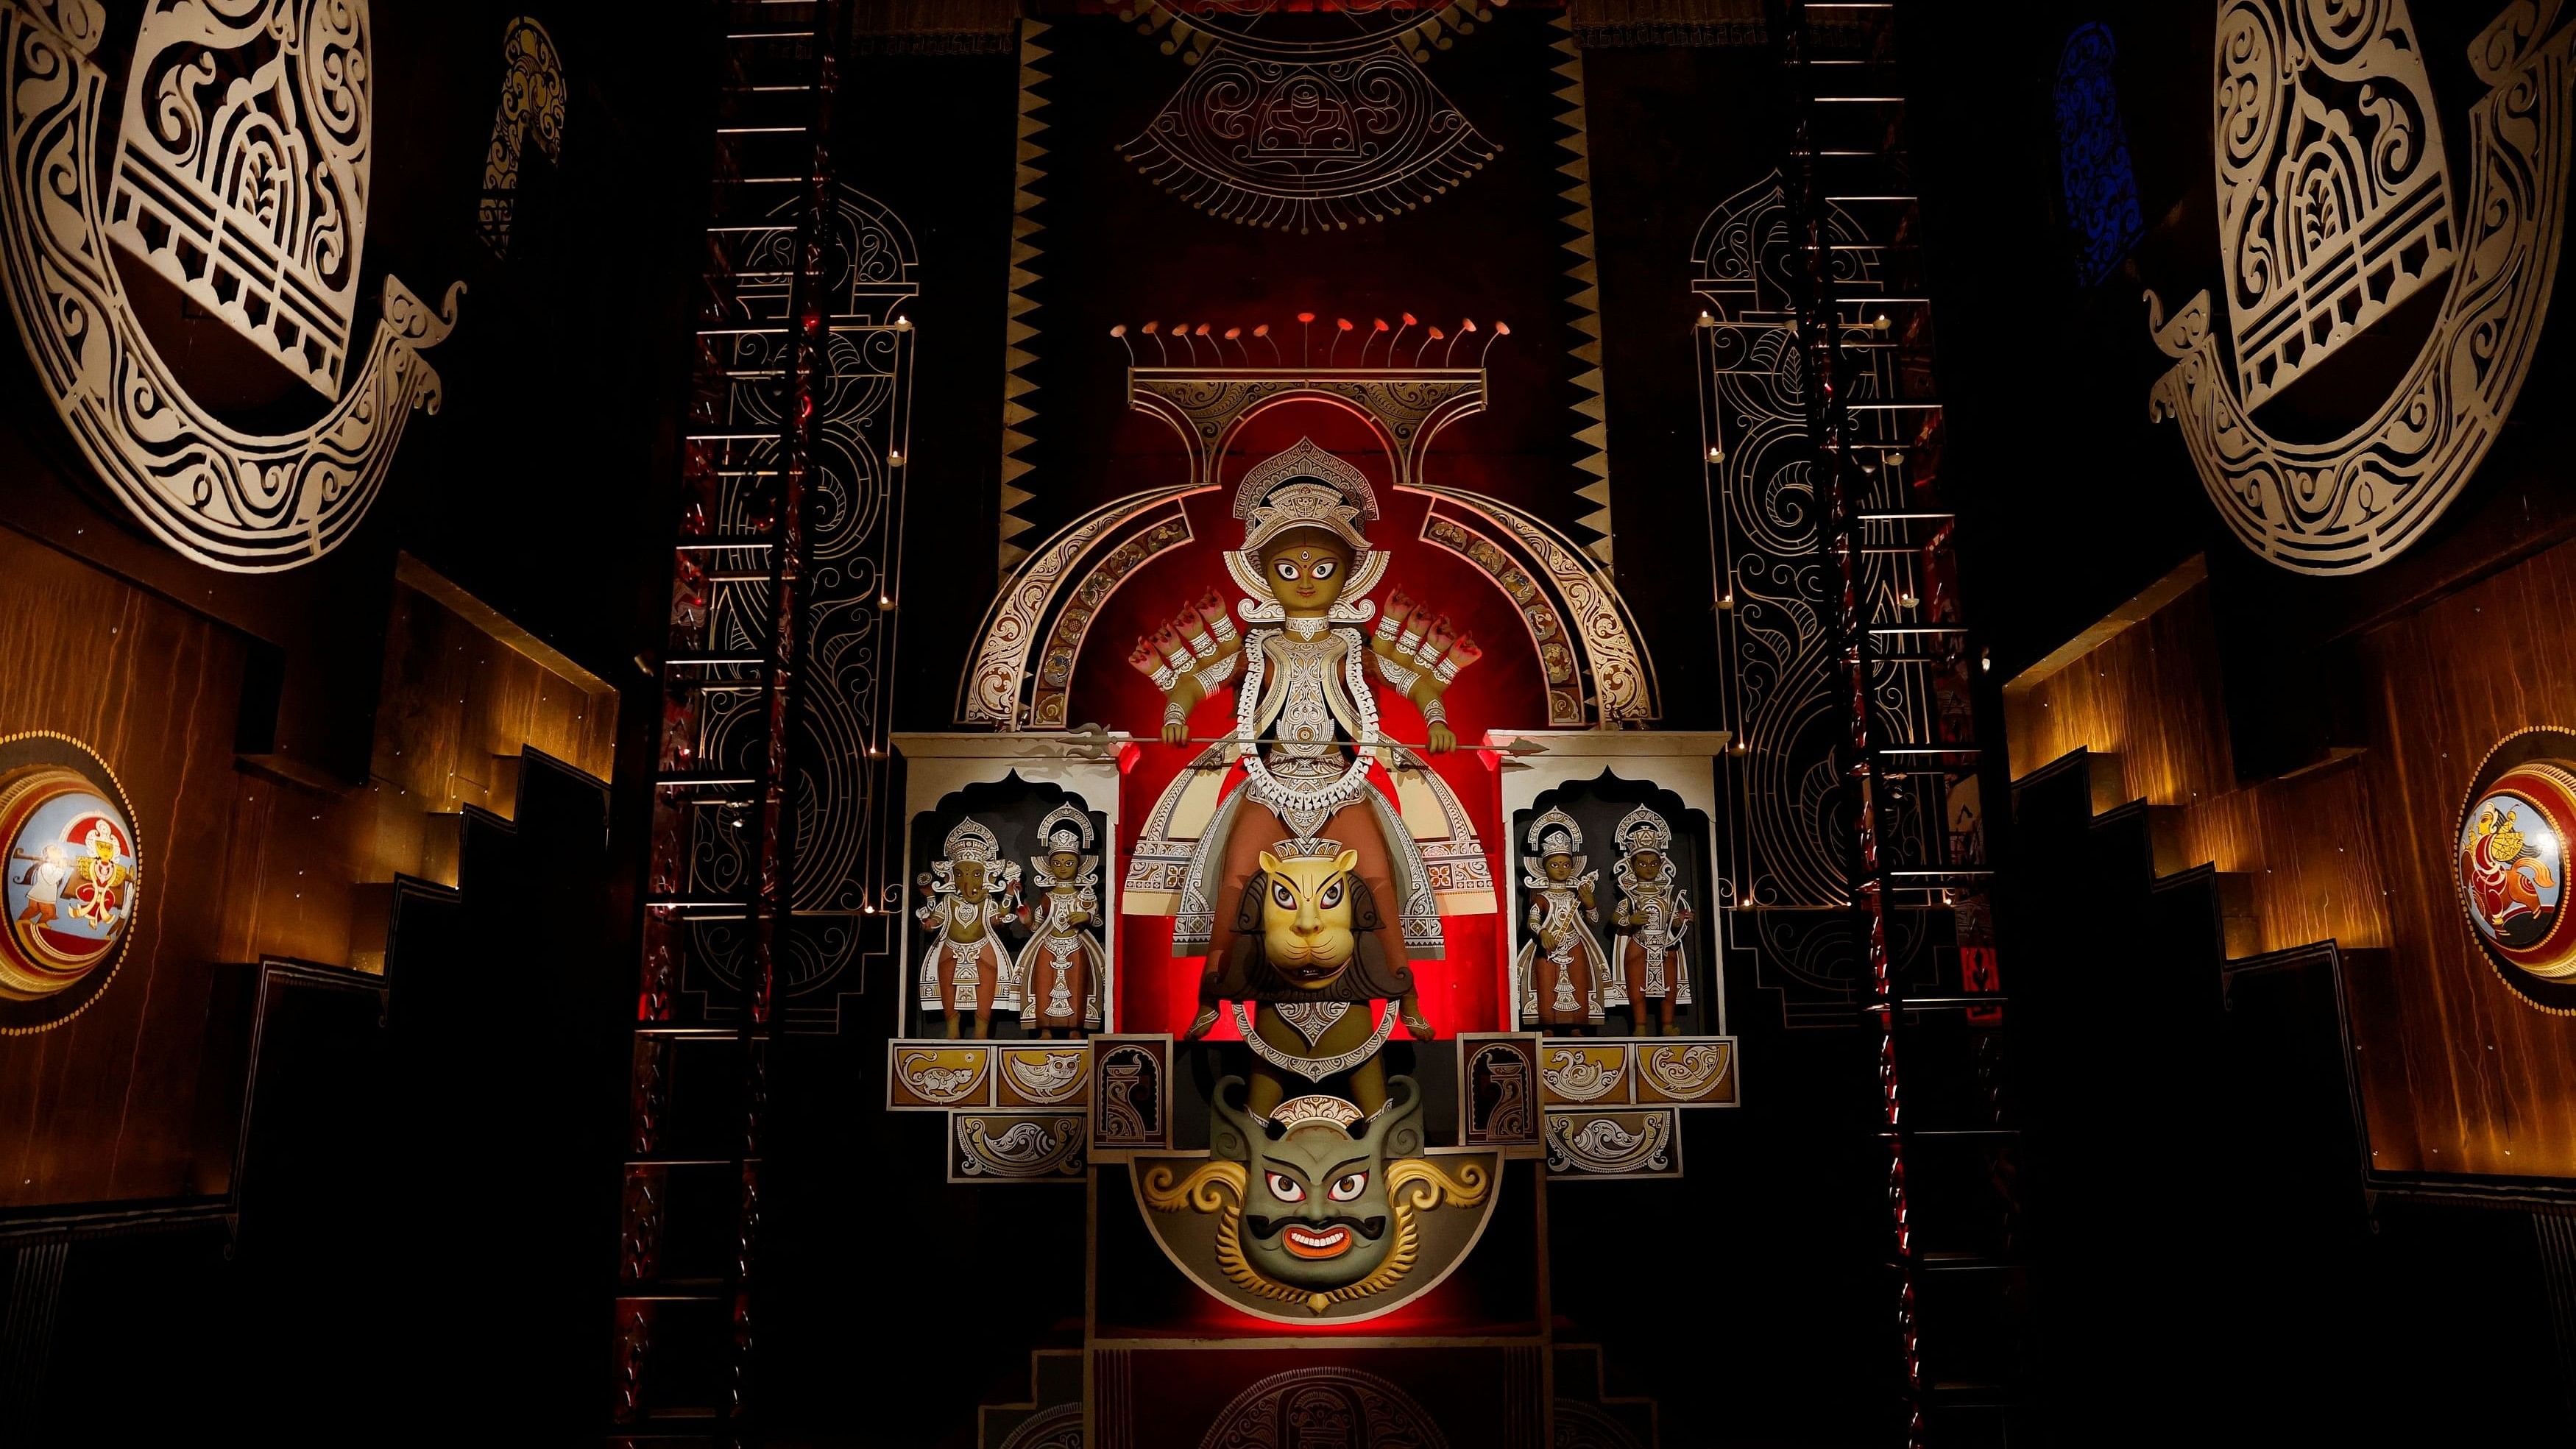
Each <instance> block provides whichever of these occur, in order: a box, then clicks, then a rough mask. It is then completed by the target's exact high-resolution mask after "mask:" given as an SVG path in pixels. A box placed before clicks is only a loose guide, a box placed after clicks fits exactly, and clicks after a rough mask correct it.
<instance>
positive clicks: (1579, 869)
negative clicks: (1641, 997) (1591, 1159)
mask: <svg viewBox="0 0 2576 1449" xmlns="http://www.w3.org/2000/svg"><path fill="white" fill-rule="evenodd" d="M1528 838H1529V848H1530V850H1531V851H1532V852H1533V853H1532V854H1530V855H1524V856H1522V857H1521V869H1522V872H1523V874H1522V877H1521V884H1522V885H1523V886H1524V887H1526V888H1527V889H1528V891H1529V893H1530V906H1529V917H1528V925H1529V931H1530V934H1529V939H1527V940H1525V941H1523V942H1522V943H1521V949H1520V955H1519V957H1518V958H1517V959H1516V960H1514V961H1513V962H1512V976H1513V979H1514V981H1515V983H1516V984H1517V985H1518V986H1519V988H1520V1015H1521V1025H1523V1026H1525V1027H1536V1028H1538V1029H1540V1030H1542V1031H1552V1032H1563V1033H1566V1034H1569V1035H1574V1036H1582V1035H1587V1034H1588V1033H1589V1032H1590V1030H1591V1029H1592V1028H1593V1027H1596V1026H1599V1025H1601V1009H1602V1008H1603V1007H1604V1006H1617V1005H1620V1004H1622V1001H1623V998H1622V997H1621V996H1620V994H1619V986H1620V982H1619V976H1618V973H1617V972H1615V971H1613V970H1612V969H1611V966H1610V956H1609V953H1607V952H1605V951H1603V950H1602V949H1601V942H1600V940H1599V938H1597V937H1595V936H1594V935H1593V934H1592V926H1593V924H1595V923H1597V922H1599V921H1600V919H1601V906H1600V903H1599V902H1598V901H1596V900H1595V899H1594V898H1593V887H1594V886H1595V884H1597V883H1598V881H1599V880H1600V873H1599V872H1597V871H1589V870H1585V869H1584V868H1583V856H1582V854H1581V851H1582V849H1583V827H1582V826H1580V825H1577V824H1575V823H1574V817H1573V816H1571V815H1568V814H1566V813H1565V812H1564V811H1562V810H1550V811H1548V812H1547V813H1545V814H1543V815H1541V816H1539V817H1538V818H1537V819H1536V820H1533V821H1531V822H1530V828H1529V837H1528Z"/></svg>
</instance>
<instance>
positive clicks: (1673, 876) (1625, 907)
mask: <svg viewBox="0 0 2576 1449" xmlns="http://www.w3.org/2000/svg"><path fill="white" fill-rule="evenodd" d="M1615 838H1616V839H1617V841H1618V844H1619V904H1618V907H1617V908H1616V909H1615V910H1613V911H1612V912H1611V915H1610V925H1611V928H1612V929H1613V930H1615V931H1616V932H1617V933H1618V934H1619V937H1620V939H1621V941H1622V942H1623V944H1622V945H1621V946H1620V948H1619V968H1620V975H1621V977H1622V978H1623V980H1622V983H1621V984H1622V985H1624V986H1625V987H1626V988H1627V990H1626V995H1627V998H1628V1003H1629V1009H1630V1010H1631V1011H1632V1012H1633V1013H1634V1014H1635V1018H1636V1031H1637V1035H1639V1036H1644V1035H1646V1017H1647V1014H1648V1013H1649V1012H1652V1013H1654V1015H1655V1017H1656V1019H1657V1020H1658V1021H1659V1022H1660V1023H1661V1025H1662V1028H1663V1034H1664V1035H1666V1036H1671V1035H1672V1034H1673V1008H1674V1007H1677V1006H1688V1005H1690V1004H1691V989H1690V968H1689V966H1688V964H1687V963H1686V962H1685V961H1684V960H1683V956H1682V933H1683V932H1684V931H1685V930H1687V929H1689V927H1690V923H1691V920H1692V916H1691V908H1690V892H1688V891H1686V890H1683V889H1682V888H1681V884H1680V872H1678V871H1676V870H1675V869H1674V868H1673V856H1672V845H1673V828H1672V826H1671V825H1670V824H1668V823H1666V822H1665V820H1664V817H1662V816H1661V815H1658V814H1656V813H1655V812H1654V811H1652V810H1649V809H1647V808H1646V807H1645V806H1643V805H1640V806H1638V807H1637V808H1636V809H1634V810H1631V811H1629V812H1628V815H1627V818H1626V819H1623V820H1621V821H1620V822H1619V829H1618V831H1617V832H1616V836H1615Z"/></svg>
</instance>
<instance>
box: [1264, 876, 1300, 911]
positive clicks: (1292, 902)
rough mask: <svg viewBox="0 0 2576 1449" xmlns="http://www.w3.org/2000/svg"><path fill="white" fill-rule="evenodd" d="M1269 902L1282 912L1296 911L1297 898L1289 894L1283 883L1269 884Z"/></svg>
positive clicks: (1273, 882) (1274, 882)
mask: <svg viewBox="0 0 2576 1449" xmlns="http://www.w3.org/2000/svg"><path fill="white" fill-rule="evenodd" d="M1270 900H1271V902H1272V904H1274V905H1276V906H1278V907H1279V909H1281V910H1283V911H1293V910H1295V909H1297V897H1296V896H1294V895H1292V894H1290V893H1289V890H1288V886H1287V883H1286V882H1285V881H1275V880H1274V881H1272V882H1271V883H1270Z"/></svg>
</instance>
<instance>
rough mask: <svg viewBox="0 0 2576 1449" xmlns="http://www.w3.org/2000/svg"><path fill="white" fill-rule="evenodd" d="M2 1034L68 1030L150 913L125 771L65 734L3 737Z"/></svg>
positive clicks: (104, 984)
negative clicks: (5, 918)
mask: <svg viewBox="0 0 2576 1449" xmlns="http://www.w3.org/2000/svg"><path fill="white" fill-rule="evenodd" d="M0 851H6V852H7V859H8V869H7V871H6V873H5V875H0V906H5V908H6V909H7V911H8V913H9V924H8V930H7V932H6V934H5V935H0V1036H24V1035H27V1034H29V1033H32V1032H39V1031H44V1030H46V1029H48V1028H50V1027H56V1026H60V1025H62V1024H63V1023H64V1022H66V1021H69V1020H71V1019H72V1018H73V1017H75V1016H78V1015H80V1014H81V1012H82V1011H84V1010H86V1009H87V1008H88V1007H89V1004H90V1003H91V1002H93V1001H96V1000H97V999H98V997H99V995H100V993H102V992H104V991H106V990H107V985H108V982H109V981H111V980H113V979H114V978H115V976H116V968H117V965H118V963H119V962H120V961H122V960H123V959H124V956H125V947H126V943H127V941H128V939H129V938H130V937H131V935H132V934H133V925H134V917H135V914H136V912H137V911H139V910H140V909H141V908H142V892H143V878H142V868H143V866H142V860H143V848H142V844H141V842H140V840H139V838H138V837H137V836H136V834H135V830H134V809H133V807H132V806H131V805H129V804H127V803H126V799H125V791H124V788H123V787H122V786H120V785H119V784H118V783H117V780H116V775H115V772H113V771H111V770H109V769H108V768H107V764H106V762H105V761H103V760H101V759H99V757H98V756H97V754H96V753H94V752H93V751H92V750H91V749H90V748H89V746H87V745H84V744H82V743H80V742H79V741H77V740H74V739H72V738H70V737H69V736H67V735H57V734H24V735H13V736H11V737H9V738H8V739H5V740H0Z"/></svg>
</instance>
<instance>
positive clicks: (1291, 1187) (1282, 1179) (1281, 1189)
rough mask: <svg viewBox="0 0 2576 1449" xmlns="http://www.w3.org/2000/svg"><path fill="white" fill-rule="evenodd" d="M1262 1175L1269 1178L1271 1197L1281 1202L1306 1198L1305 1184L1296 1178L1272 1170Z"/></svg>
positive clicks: (1337, 1185)
mask: <svg viewBox="0 0 2576 1449" xmlns="http://www.w3.org/2000/svg"><path fill="white" fill-rule="evenodd" d="M1263 1175H1264V1176H1266V1177H1268V1178H1269V1179H1270V1195H1271V1196H1272V1197H1275V1198H1277V1199H1279V1200H1280V1201H1281V1202H1304V1201H1305V1200H1306V1184H1304V1183H1302V1182H1299V1181H1298V1180H1297V1179H1295V1178H1293V1177H1290V1176H1288V1175H1287V1174H1285V1173H1278V1172H1272V1173H1265V1174H1263ZM1340 1185H1341V1184H1339V1183H1335V1184H1334V1186H1335V1187H1336V1188H1338V1187H1339V1186H1340Z"/></svg>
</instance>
